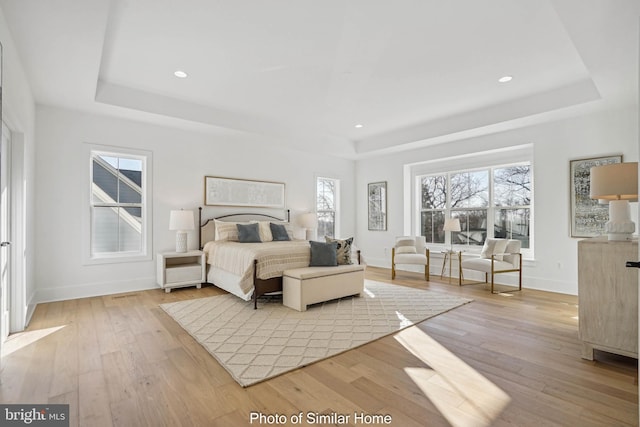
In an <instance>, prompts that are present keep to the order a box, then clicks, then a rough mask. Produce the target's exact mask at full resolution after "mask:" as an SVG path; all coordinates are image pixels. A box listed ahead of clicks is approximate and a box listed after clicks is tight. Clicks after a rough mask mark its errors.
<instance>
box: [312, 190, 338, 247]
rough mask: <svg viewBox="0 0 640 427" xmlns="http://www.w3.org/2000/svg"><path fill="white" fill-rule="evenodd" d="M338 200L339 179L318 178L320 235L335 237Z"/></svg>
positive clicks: (317, 201) (317, 196)
mask: <svg viewBox="0 0 640 427" xmlns="http://www.w3.org/2000/svg"><path fill="white" fill-rule="evenodd" d="M337 200H338V180H336V179H332V178H318V179H317V181H316V213H317V215H318V235H319V236H329V237H335V234H336V213H337Z"/></svg>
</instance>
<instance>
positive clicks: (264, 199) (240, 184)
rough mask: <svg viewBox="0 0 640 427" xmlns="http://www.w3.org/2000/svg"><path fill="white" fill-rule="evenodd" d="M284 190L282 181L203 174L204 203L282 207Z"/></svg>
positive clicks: (211, 204) (283, 205)
mask: <svg viewBox="0 0 640 427" xmlns="http://www.w3.org/2000/svg"><path fill="white" fill-rule="evenodd" d="M284 190H285V187H284V183H283V182H270V181H254V180H250V179H236V178H221V177H217V176H205V177H204V204H205V205H209V206H244V207H252V208H277V209H284V208H285V199H284Z"/></svg>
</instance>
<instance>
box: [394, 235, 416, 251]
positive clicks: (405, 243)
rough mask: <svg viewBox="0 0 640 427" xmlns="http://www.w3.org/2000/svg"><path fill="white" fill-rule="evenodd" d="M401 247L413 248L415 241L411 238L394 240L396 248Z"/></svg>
mask: <svg viewBox="0 0 640 427" xmlns="http://www.w3.org/2000/svg"><path fill="white" fill-rule="evenodd" d="M401 246H413V247H414V248H415V246H416V239H414V238H413V237H399V238H398V239H396V248H399V247H401Z"/></svg>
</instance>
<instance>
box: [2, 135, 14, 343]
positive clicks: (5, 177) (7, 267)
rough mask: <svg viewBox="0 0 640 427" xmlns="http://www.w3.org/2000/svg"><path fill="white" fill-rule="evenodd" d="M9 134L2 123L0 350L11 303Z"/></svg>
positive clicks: (7, 333) (8, 320)
mask: <svg viewBox="0 0 640 427" xmlns="http://www.w3.org/2000/svg"><path fill="white" fill-rule="evenodd" d="M10 168H11V132H9V129H8V128H7V126H6V125H5V124H4V123H2V138H1V143H0V348H1V343H4V341H5V340H6V339H7V337H8V336H9V330H10V325H11V323H10V319H11V316H10V301H11V288H12V287H11V251H10V248H9V245H10V236H11V220H10V217H11V215H10V214H11V206H10V203H11V185H10V179H11V169H10Z"/></svg>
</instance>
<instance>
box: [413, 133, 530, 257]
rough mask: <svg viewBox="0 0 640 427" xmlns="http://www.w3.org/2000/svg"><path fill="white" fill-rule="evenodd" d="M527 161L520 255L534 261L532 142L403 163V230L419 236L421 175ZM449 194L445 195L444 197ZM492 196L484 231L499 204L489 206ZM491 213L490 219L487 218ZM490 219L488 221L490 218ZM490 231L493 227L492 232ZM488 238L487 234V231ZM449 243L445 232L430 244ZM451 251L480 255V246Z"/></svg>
mask: <svg viewBox="0 0 640 427" xmlns="http://www.w3.org/2000/svg"><path fill="white" fill-rule="evenodd" d="M525 163H526V164H528V165H529V166H530V168H531V169H530V170H531V172H530V173H531V203H530V205H529V209H530V211H529V214H530V217H529V219H530V227H529V248H523V249H522V255H523V257H524V258H525V259H528V260H533V259H534V257H535V250H534V248H535V230H534V222H535V221H534V212H535V200H534V194H535V191H534V186H535V185H534V176H535V173H534V162H533V146H532V145H531V144H523V145H519V146H513V147H504V148H499V149H495V150H487V151H485V152H481V153H467V154H463V155H459V156H455V157H448V158H442V159H434V160H430V161H425V162H419V163H412V164H406V165H405V188H406V189H407V193H406V195H407V197H410V200H407V205H408V206H409V205H410V206H411V210H410V212H411V214H410V217H409V216H407V218H406V219H405V232H407V233H415V234H416V235H420V233H421V230H420V218H421V211H422V206H421V183H420V178H419V177H422V176H427V175H443V174H448V173H456V172H468V171H469V172H470V171H475V170H485V169H490V170H492V169H499V168H501V167H508V166H514V165H517V164H525ZM489 186H490V191H492V186H493V173H490V176H489ZM449 196H450V195H449V194H447V198H448V197H449ZM492 204H493V198H492V196H491V200H490V203H489V206H488V211H487V231H488V230H489V227H490V226H489V224H491V225H493V221H494V218H493V215H494V214H493V213H494V212H495V209H500V207H496V206H492ZM450 212H451V210H450V207H449V200H447V209H446V211H445V218H448V217H449V215H450ZM490 216H491V218H489V217H490ZM489 220H490V221H489ZM491 233H493V230H492V231H491ZM487 237H489V234H487ZM449 245H450V233H445V243H429V246H433V247H436V248H441V249H442V250H443V251H444V250H448V249H449V247H450V246H449ZM453 248H454V250H463V251H465V253H469V254H479V253H480V252H481V250H482V246H468V245H454V246H453Z"/></svg>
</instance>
